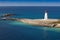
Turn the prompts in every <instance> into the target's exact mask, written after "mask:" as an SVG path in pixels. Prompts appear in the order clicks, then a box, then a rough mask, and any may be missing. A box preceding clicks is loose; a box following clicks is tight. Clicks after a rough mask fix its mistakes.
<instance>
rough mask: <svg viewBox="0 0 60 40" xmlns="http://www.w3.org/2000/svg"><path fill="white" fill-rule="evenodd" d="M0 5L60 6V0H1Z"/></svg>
mask: <svg viewBox="0 0 60 40" xmlns="http://www.w3.org/2000/svg"><path fill="white" fill-rule="evenodd" d="M0 6H60V0H0Z"/></svg>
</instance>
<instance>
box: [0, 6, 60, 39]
mask: <svg viewBox="0 0 60 40" xmlns="http://www.w3.org/2000/svg"><path fill="white" fill-rule="evenodd" d="M45 9H47V10H48V15H49V18H54V19H55V18H57V19H59V18H60V7H42V6H41V7H0V14H1V15H2V14H5V13H13V14H16V16H12V17H16V18H31V19H35V18H38V19H39V18H43V16H44V10H45ZM0 40H60V28H48V27H41V26H32V25H28V24H25V23H21V22H17V21H10V20H0Z"/></svg>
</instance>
